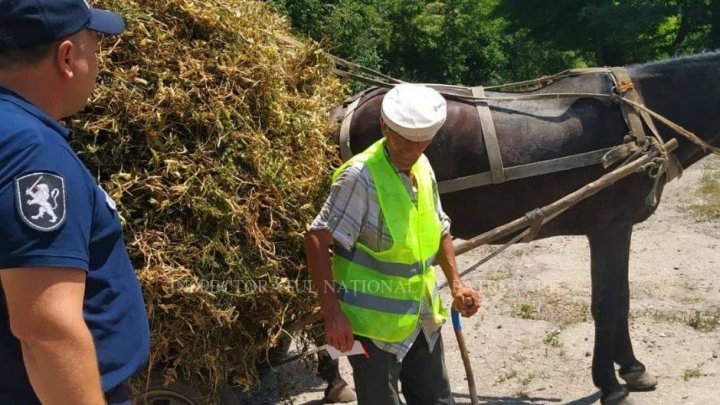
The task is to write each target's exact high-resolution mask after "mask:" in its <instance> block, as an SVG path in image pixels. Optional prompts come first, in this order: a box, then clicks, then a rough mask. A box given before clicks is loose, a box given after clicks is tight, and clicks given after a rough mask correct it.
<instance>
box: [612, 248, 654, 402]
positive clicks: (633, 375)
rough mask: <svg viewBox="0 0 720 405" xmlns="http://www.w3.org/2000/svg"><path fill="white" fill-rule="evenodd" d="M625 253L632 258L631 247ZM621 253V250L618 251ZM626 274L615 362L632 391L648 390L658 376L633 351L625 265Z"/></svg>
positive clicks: (621, 300)
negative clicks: (646, 369) (654, 375)
mask: <svg viewBox="0 0 720 405" xmlns="http://www.w3.org/2000/svg"><path fill="white" fill-rule="evenodd" d="M623 253H625V255H626V256H627V257H626V258H625V259H624V262H625V263H628V262H629V259H630V248H629V244H628V249H626V250H625V251H624V252H623ZM618 254H620V252H618ZM623 273H624V274H623V275H622V276H621V277H619V278H618V280H617V281H618V283H620V317H619V320H618V325H617V330H616V332H615V363H617V364H618V365H619V366H620V378H622V379H623V380H625V382H626V383H627V388H628V389H629V390H631V391H648V390H653V389H655V386H656V385H657V378H655V377H653V376H652V375H650V374H649V373H648V372H647V371H645V365H644V364H643V363H641V362H640V361H639V360H638V359H637V358H636V357H635V353H634V352H633V347H632V341H631V339H630V328H629V324H628V317H629V314H630V283H629V280H628V266H627V265H625V271H624V272H623Z"/></svg>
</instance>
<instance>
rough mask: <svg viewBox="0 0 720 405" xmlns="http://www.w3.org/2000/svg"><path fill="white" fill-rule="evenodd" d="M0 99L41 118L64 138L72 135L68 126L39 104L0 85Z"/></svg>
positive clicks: (41, 120)
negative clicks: (47, 112) (46, 112)
mask: <svg viewBox="0 0 720 405" xmlns="http://www.w3.org/2000/svg"><path fill="white" fill-rule="evenodd" d="M0 100H4V101H7V102H9V103H12V104H15V105H16V106H18V107H20V108H21V109H23V110H25V111H26V112H27V113H29V114H30V115H32V116H33V117H35V118H37V119H38V120H40V122H42V123H43V124H45V125H46V126H47V127H49V128H50V129H52V130H53V131H55V132H57V133H59V134H60V135H62V137H63V138H65V139H68V138H69V137H70V131H69V130H68V129H67V128H65V127H64V126H62V125H61V124H60V123H59V122H58V121H57V120H55V119H54V118H52V117H51V116H49V115H47V114H45V112H43V111H42V110H41V109H39V108H38V107H37V106H35V105H34V104H32V103H31V102H29V101H27V100H25V99H24V98H23V97H22V96H20V95H18V94H16V93H14V92H12V91H10V90H8V89H6V88H3V87H0Z"/></svg>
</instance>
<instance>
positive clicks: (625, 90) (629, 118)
mask: <svg viewBox="0 0 720 405" xmlns="http://www.w3.org/2000/svg"><path fill="white" fill-rule="evenodd" d="M610 77H611V78H612V80H613V82H614V83H615V91H616V92H617V93H618V94H619V95H620V96H623V97H625V98H627V99H630V100H632V101H634V102H636V103H638V104H644V103H643V101H642V98H641V97H640V93H638V92H637V91H636V89H635V85H634V84H633V82H632V79H631V78H630V73H629V72H628V70H627V69H625V68H624V67H613V68H610ZM620 111H622V115H623V118H624V119H625V123H626V124H627V126H628V129H629V130H630V136H632V137H633V138H635V141H636V142H637V143H638V145H640V147H645V146H646V145H647V142H648V140H647V136H646V135H645V128H643V123H642V118H640V114H638V112H637V110H635V109H634V108H633V107H632V106H630V105H628V104H625V103H621V104H620Z"/></svg>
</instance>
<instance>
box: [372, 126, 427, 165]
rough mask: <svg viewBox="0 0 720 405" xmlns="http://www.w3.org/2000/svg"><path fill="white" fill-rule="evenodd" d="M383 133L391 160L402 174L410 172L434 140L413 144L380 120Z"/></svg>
mask: <svg viewBox="0 0 720 405" xmlns="http://www.w3.org/2000/svg"><path fill="white" fill-rule="evenodd" d="M380 127H381V129H382V133H383V135H384V136H385V138H386V141H385V145H386V147H387V150H388V154H389V155H390V160H391V161H392V162H393V164H394V165H395V167H397V168H398V170H400V171H401V172H406V173H407V172H410V169H412V167H413V165H414V164H415V162H417V161H418V159H419V158H420V155H422V154H423V152H424V151H425V149H427V147H428V146H429V145H430V144H431V143H432V139H430V140H427V141H423V142H413V141H410V140H408V139H405V138H403V137H402V136H400V135H399V134H398V133H396V132H395V131H393V130H392V129H390V127H388V126H387V124H385V121H383V120H382V119H381V120H380Z"/></svg>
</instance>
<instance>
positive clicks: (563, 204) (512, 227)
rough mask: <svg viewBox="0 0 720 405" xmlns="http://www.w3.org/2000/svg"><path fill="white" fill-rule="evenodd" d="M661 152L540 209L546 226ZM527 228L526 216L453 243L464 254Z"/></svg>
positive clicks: (674, 142) (672, 144) (667, 145)
mask: <svg viewBox="0 0 720 405" xmlns="http://www.w3.org/2000/svg"><path fill="white" fill-rule="evenodd" d="M664 147H665V150H666V151H668V152H672V151H673V150H675V149H677V147H678V142H677V140H676V139H671V140H670V141H668V142H666V143H665V145H664ZM658 153H659V152H657V151H655V152H651V153H648V154H645V155H643V156H642V157H640V158H638V159H636V160H634V161H632V162H630V163H628V164H626V165H625V166H622V167H619V168H617V169H615V170H613V171H611V172H610V173H607V174H605V175H604V176H602V177H600V178H599V179H597V180H595V181H593V182H592V183H590V184H587V185H585V186H584V187H582V188H580V189H578V190H576V191H574V192H572V193H570V194H568V195H566V196H565V197H563V198H561V199H559V200H557V201H555V202H554V203H552V204H549V205H546V206H544V207H542V208H540V210H541V211H542V212H543V214H544V215H543V218H544V219H543V224H546V223H548V222H550V221H552V220H553V219H555V218H556V217H557V216H558V215H560V214H562V213H563V212H565V211H567V210H568V209H569V208H571V207H572V206H574V205H575V204H577V203H579V202H580V201H582V200H585V199H586V198H588V197H591V196H593V195H595V194H597V193H598V192H599V191H601V190H604V189H606V188H608V187H610V186H612V185H613V184H615V183H617V182H618V181H619V180H622V179H624V178H625V177H627V176H629V175H631V174H633V173H636V172H637V171H638V170H639V169H640V168H641V167H642V166H644V165H646V164H648V163H650V161H652V159H654V158H656V157H657V156H658ZM528 226H530V222H529V221H528V219H527V218H525V217H524V216H523V217H520V218H518V219H516V220H514V221H512V222H508V223H507V224H505V225H501V226H499V227H497V228H495V229H492V230H490V231H487V232H485V233H483V234H481V235H478V236H476V237H474V238H472V239H468V240H466V241H462V242H458V243H453V247H454V248H455V254H456V255H461V254H463V253H466V252H468V251H470V250H473V249H475V248H477V247H479V246H482V245H487V244H489V243H492V242H494V241H496V240H498V239H501V238H504V237H506V236H508V235H512V234H513V233H515V232H517V231H519V230H521V229H523V228H526V227H528Z"/></svg>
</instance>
